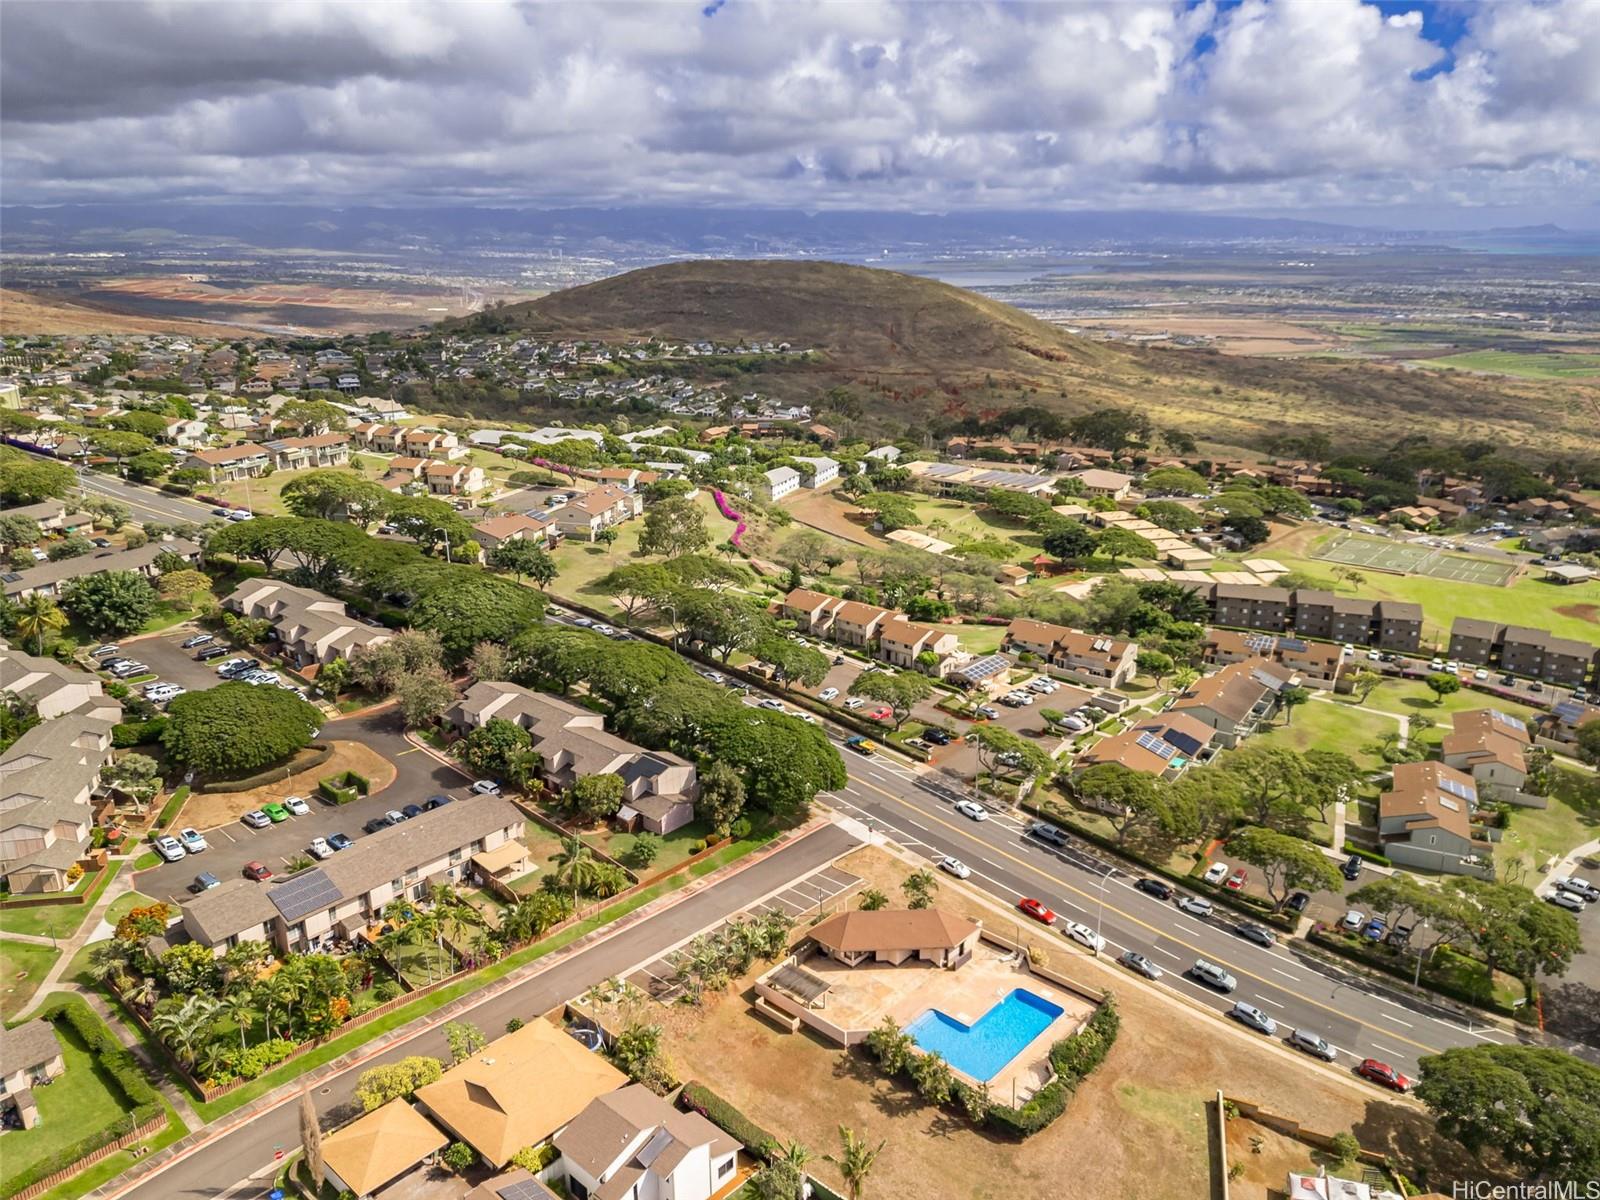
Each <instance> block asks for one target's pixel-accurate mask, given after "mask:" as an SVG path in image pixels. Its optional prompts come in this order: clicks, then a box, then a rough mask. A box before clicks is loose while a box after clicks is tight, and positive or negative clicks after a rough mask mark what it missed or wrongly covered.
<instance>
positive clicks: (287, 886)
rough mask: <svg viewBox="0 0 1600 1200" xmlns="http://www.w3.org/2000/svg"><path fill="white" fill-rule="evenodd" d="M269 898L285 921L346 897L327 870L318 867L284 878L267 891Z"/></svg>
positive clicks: (296, 918) (295, 918) (293, 919)
mask: <svg viewBox="0 0 1600 1200" xmlns="http://www.w3.org/2000/svg"><path fill="white" fill-rule="evenodd" d="M267 899H269V900H271V901H272V903H273V906H274V907H276V908H277V910H278V912H279V913H281V914H282V915H283V919H284V920H285V921H298V920H299V919H300V918H301V917H303V916H305V915H306V914H307V913H314V912H316V911H317V910H318V909H322V908H327V907H328V905H330V904H335V903H337V902H338V901H340V900H342V899H344V893H343V892H341V891H340V890H339V888H338V886H337V885H336V884H335V883H334V882H333V880H331V879H329V878H328V873H327V872H326V871H324V870H323V869H322V868H321V867H316V868H314V869H312V870H310V871H307V872H306V873H305V874H304V875H296V876H295V877H294V878H293V879H286V880H284V881H283V882H282V883H280V884H278V886H277V887H275V888H272V889H271V890H269V891H268V892H267Z"/></svg>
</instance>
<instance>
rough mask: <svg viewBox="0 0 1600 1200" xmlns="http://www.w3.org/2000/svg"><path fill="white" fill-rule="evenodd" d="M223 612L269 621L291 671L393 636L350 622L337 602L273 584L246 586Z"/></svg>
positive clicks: (263, 580)
mask: <svg viewBox="0 0 1600 1200" xmlns="http://www.w3.org/2000/svg"><path fill="white" fill-rule="evenodd" d="M222 607H223V608H225V609H227V610H228V611H229V612H234V613H238V614H239V615H240V616H243V617H251V618H254V619H256V620H264V621H271V622H272V636H273V637H274V638H276V639H277V642H278V644H279V646H280V647H282V649H283V653H284V656H285V657H286V658H288V659H289V660H290V662H292V663H293V664H294V665H295V666H296V667H308V666H325V665H327V664H328V663H330V662H332V661H333V660H334V659H336V658H349V657H350V656H351V655H352V654H354V653H355V652H356V651H357V650H361V649H365V648H366V647H369V646H376V645H378V644H380V643H382V642H387V641H388V640H389V639H390V638H392V637H393V636H394V631H393V630H391V629H388V628H387V627H385V626H382V625H368V624H367V623H366V622H365V621H362V620H360V619H359V618H357V617H352V616H350V615H349V614H348V613H347V612H346V611H345V606H344V601H342V600H336V599H334V598H333V597H332V596H325V595H323V594H322V593H321V592H317V591H313V590H312V589H310V588H302V587H294V586H293V585H291V584H287V583H283V582H281V581H279V580H276V579H267V578H260V579H249V580H246V581H245V582H244V583H241V584H240V585H239V586H238V587H237V588H236V589H235V590H234V591H233V592H232V594H230V595H229V596H227V597H226V598H225V599H224V600H223V601H222Z"/></svg>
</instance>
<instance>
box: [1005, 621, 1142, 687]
mask: <svg viewBox="0 0 1600 1200" xmlns="http://www.w3.org/2000/svg"><path fill="white" fill-rule="evenodd" d="M1002 646H1003V647H1004V648H1006V649H1009V650H1012V651H1015V652H1017V653H1026V654H1033V655H1035V656H1037V657H1038V658H1040V659H1042V660H1044V662H1045V663H1046V664H1047V665H1048V667H1049V668H1050V672H1049V673H1050V674H1052V675H1062V676H1065V677H1066V678H1068V679H1074V680H1077V681H1079V682H1082V683H1096V684H1101V685H1102V686H1105V687H1117V686H1119V685H1120V684H1123V683H1126V682H1127V681H1128V680H1130V679H1132V678H1133V676H1134V673H1135V672H1136V670H1137V669H1138V667H1137V660H1138V657H1139V645H1138V643H1137V642H1129V641H1124V640H1122V639H1120V638H1113V637H1109V636H1107V635H1105V634H1097V633H1084V632H1083V631H1082V630H1079V629H1072V628H1070V627H1068V626H1066V625H1053V624H1051V623H1050V622H1048V621H1035V620H1031V619H1029V618H1026V617H1018V618H1017V619H1016V620H1014V621H1012V622H1011V624H1010V625H1008V626H1007V627H1006V636H1005V640H1004V641H1003V642H1002Z"/></svg>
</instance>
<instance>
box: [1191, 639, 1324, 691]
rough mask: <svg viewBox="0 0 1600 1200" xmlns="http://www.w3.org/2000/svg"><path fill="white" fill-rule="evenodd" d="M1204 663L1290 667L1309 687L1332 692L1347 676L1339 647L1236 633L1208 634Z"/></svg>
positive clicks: (1301, 640) (1322, 643) (1300, 640)
mask: <svg viewBox="0 0 1600 1200" xmlns="http://www.w3.org/2000/svg"><path fill="white" fill-rule="evenodd" d="M1204 653H1205V660H1206V662H1208V663H1215V664H1218V665H1222V666H1226V665H1227V664H1229V663H1237V662H1244V661H1245V660H1246V659H1249V658H1255V657H1261V658H1268V659H1271V660H1272V661H1273V662H1276V663H1280V664H1282V665H1283V666H1285V667H1288V668H1289V669H1290V670H1291V671H1293V672H1294V673H1295V674H1296V675H1298V676H1299V677H1300V682H1301V683H1302V684H1304V685H1306V686H1307V687H1317V688H1322V689H1324V690H1331V689H1333V688H1335V687H1337V686H1338V683H1339V680H1340V678H1341V676H1342V675H1343V672H1344V664H1345V655H1344V652H1343V651H1342V650H1341V649H1340V647H1339V646H1338V645H1337V644H1336V643H1332V642H1307V641H1305V640H1303V639H1301V638H1294V637H1274V636H1273V635H1272V634H1269V633H1246V632H1244V631H1242V630H1237V629H1212V630H1209V631H1208V632H1207V634H1206V641H1205V651H1204Z"/></svg>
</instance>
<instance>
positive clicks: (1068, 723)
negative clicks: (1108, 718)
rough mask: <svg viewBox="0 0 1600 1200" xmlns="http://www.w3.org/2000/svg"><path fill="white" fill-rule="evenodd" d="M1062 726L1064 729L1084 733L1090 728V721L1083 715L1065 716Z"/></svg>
mask: <svg viewBox="0 0 1600 1200" xmlns="http://www.w3.org/2000/svg"><path fill="white" fill-rule="evenodd" d="M1061 727H1062V728H1063V729H1070V730H1072V732H1073V733H1082V732H1083V731H1084V730H1085V729H1087V728H1089V722H1087V721H1085V720H1083V718H1081V717H1065V718H1063V719H1062V722H1061Z"/></svg>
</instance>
